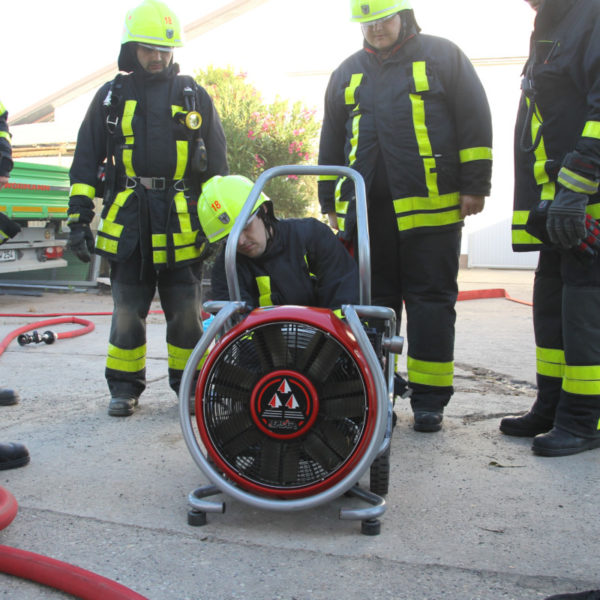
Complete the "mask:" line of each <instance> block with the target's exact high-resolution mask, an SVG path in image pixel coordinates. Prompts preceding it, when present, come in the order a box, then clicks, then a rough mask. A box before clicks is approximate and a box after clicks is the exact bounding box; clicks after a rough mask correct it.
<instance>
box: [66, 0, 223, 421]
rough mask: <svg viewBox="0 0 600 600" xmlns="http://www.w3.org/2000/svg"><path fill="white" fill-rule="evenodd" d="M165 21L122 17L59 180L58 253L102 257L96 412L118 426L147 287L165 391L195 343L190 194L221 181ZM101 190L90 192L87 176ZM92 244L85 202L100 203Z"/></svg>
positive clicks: (141, 14)
mask: <svg viewBox="0 0 600 600" xmlns="http://www.w3.org/2000/svg"><path fill="white" fill-rule="evenodd" d="M181 46H183V40H182V31H181V28H180V25H179V21H178V19H177V17H176V16H175V14H173V12H171V10H170V9H169V8H168V7H167V6H166V5H165V4H164V3H162V2H159V1H158V0H145V1H144V2H142V4H140V5H139V6H137V7H136V8H134V9H133V10H130V11H129V12H128V13H127V16H126V19H125V27H124V31H123V37H122V42H121V52H120V54H119V61H118V64H119V70H120V71H122V73H120V74H118V75H117V76H116V78H115V79H114V80H113V81H111V82H108V83H106V84H104V85H103V86H102V87H101V88H100V89H99V90H98V92H97V93H96V95H95V97H94V99H93V100H92V103H91V105H90V107H89V109H88V111H87V114H86V116H85V118H84V120H83V123H82V124H81V128H80V130H79V135H78V138H77V147H76V150H75V156H74V159H73V164H72V167H71V171H70V176H71V196H70V201H69V227H70V228H71V233H70V237H69V247H70V248H71V250H72V251H73V252H74V253H75V255H76V256H77V257H78V258H79V259H80V260H82V261H84V262H89V261H90V253H92V252H95V253H96V254H99V255H101V256H105V257H107V258H108V261H109V265H110V281H111V287H112V295H113V301H114V312H113V318H112V324H111V330H110V338H109V348H108V357H107V361H106V379H107V382H108V387H109V390H110V394H111V399H110V404H109V408H108V414H109V415H112V416H128V415H131V414H132V413H133V411H134V408H135V407H136V406H137V404H138V398H139V396H140V394H141V393H142V392H143V390H144V389H145V386H146V371H145V365H146V316H147V314H148V311H149V308H150V304H151V301H152V298H153V297H154V294H155V291H156V289H157V288H158V292H159V296H160V302H161V305H162V308H163V310H164V313H165V319H166V323H167V335H166V337H167V347H168V365H169V384H170V386H171V388H172V389H173V390H174V391H175V392H176V393H177V392H178V389H179V383H180V380H181V376H182V373H183V369H184V367H185V364H186V361H187V358H188V357H189V355H190V354H191V351H192V349H193V348H194V346H195V344H196V342H197V340H198V339H199V338H200V336H201V334H202V322H201V314H200V307H201V298H200V292H201V287H200V286H201V275H202V261H203V258H204V255H205V249H206V248H207V246H208V244H207V243H206V240H205V238H204V235H203V233H202V230H201V228H200V224H199V221H198V215H197V210H196V204H197V198H198V195H199V193H200V191H201V188H202V184H203V183H204V182H205V181H206V180H208V179H209V178H210V177H212V176H214V175H226V174H227V173H228V166H227V156H226V143H225V135H224V133H223V128H222V125H221V122H220V119H219V116H218V114H217V112H216V110H215V107H214V105H213V102H212V100H211V98H210V97H209V95H208V93H207V92H206V90H204V89H203V88H202V87H200V86H199V85H197V84H196V82H195V81H194V79H193V78H192V77H189V76H182V75H179V66H178V65H177V64H176V63H174V62H173V49H174V48H175V47H181ZM102 171H104V172H105V174H104V181H103V182H102V184H100V183H99V182H100V178H99V177H98V174H99V173H101V172H102ZM101 187H104V191H103V207H102V214H101V220H100V224H99V226H98V234H97V239H96V241H95V244H94V237H93V234H92V231H91V229H90V223H91V221H92V218H93V216H94V203H93V199H94V198H95V197H99V196H101V195H102V193H101V191H100V188H101Z"/></svg>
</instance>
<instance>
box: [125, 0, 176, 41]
mask: <svg viewBox="0 0 600 600" xmlns="http://www.w3.org/2000/svg"><path fill="white" fill-rule="evenodd" d="M128 42H138V43H141V44H151V45H153V46H167V47H169V48H175V47H177V48H179V47H181V46H183V31H182V30H181V26H180V25H179V19H178V18H177V16H176V15H175V13H174V12H173V11H171V9H170V8H169V7H168V6H167V5H166V4H165V3H164V2H160V1H159V0H144V2H142V3H141V4H140V5H139V6H136V7H135V8H133V9H131V10H130V11H129V12H128V13H127V16H126V17H125V26H124V27H123V36H122V38H121V44H127V43H128Z"/></svg>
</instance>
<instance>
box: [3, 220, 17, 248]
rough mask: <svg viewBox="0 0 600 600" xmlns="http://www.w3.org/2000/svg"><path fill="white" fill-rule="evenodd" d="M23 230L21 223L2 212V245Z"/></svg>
mask: <svg viewBox="0 0 600 600" xmlns="http://www.w3.org/2000/svg"><path fill="white" fill-rule="evenodd" d="M19 231H21V228H20V227H19V224H18V223H16V222H15V221H11V220H10V219H9V218H8V217H7V216H6V215H4V214H2V213H0V246H1V245H2V244H4V242H7V241H8V240H9V239H10V238H14V237H15V235H17V233H19Z"/></svg>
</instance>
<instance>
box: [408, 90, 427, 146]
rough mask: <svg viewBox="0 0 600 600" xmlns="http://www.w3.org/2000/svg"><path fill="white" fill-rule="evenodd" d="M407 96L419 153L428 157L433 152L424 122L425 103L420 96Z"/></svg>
mask: <svg viewBox="0 0 600 600" xmlns="http://www.w3.org/2000/svg"><path fill="white" fill-rule="evenodd" d="M415 83H416V82H415ZM409 97H410V101H411V104H412V113H413V126H414V128H415V136H416V137H417V144H418V146H419V155H420V156H429V157H430V156H431V155H432V154H433V153H432V151H431V143H430V141H429V133H428V132H427V125H426V124H425V103H424V102H423V99H422V98H421V96H417V95H415V94H410V95H409Z"/></svg>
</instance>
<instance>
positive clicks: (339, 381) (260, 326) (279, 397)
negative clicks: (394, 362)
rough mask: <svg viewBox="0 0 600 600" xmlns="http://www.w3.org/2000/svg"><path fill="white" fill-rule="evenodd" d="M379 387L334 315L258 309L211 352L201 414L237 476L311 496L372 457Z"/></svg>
mask: <svg viewBox="0 0 600 600" xmlns="http://www.w3.org/2000/svg"><path fill="white" fill-rule="evenodd" d="M298 311H300V312H299V313H298ZM298 315H300V316H301V319H302V320H296V318H297V317H298ZM279 316H281V317H282V318H278V317H279ZM283 317H285V318H283ZM374 389H375V388H374V384H373V380H372V377H371V375H370V372H369V370H368V368H367V366H366V363H365V361H364V359H363V358H362V353H361V352H360V349H359V347H358V345H357V343H356V341H355V339H354V336H352V335H351V332H350V330H349V328H348V327H347V326H346V325H345V324H344V323H342V322H341V321H340V320H339V319H337V317H335V316H334V315H333V313H331V312H330V311H328V310H324V309H303V308H300V307H295V308H290V307H278V308H273V309H257V310H256V311H253V313H251V314H250V315H249V316H248V317H247V318H246V319H245V320H244V321H243V322H242V323H240V324H239V325H238V326H236V327H234V328H233V329H232V330H231V331H230V332H228V333H227V334H226V335H225V336H224V337H223V338H222V339H221V340H220V341H219V342H218V343H217V345H216V346H215V348H214V349H213V351H212V352H211V354H210V355H209V357H208V359H207V361H206V364H205V365H204V367H203V369H202V372H201V374H200V377H199V380H198V385H197V389H196V418H197V422H198V428H199V432H200V436H201V438H202V441H203V443H204V445H205V447H206V449H207V453H208V455H209V457H212V459H213V460H214V461H215V463H216V464H217V466H218V467H219V469H220V470H222V471H223V473H224V475H225V476H227V477H228V478H229V479H230V480H232V481H234V482H235V483H236V484H238V485H239V486H240V487H243V488H245V489H247V490H250V491H252V492H255V493H258V494H261V495H271V496H277V497H302V496H307V495H310V494H314V493H316V492H319V491H322V490H324V489H327V488H328V487H330V486H332V485H334V484H335V482H336V481H338V480H339V479H341V478H342V477H344V476H345V475H346V474H347V473H348V472H349V471H350V470H351V469H352V468H353V466H354V465H355V464H356V463H357V461H358V460H359V459H360V458H361V456H362V455H363V454H364V450H365V448H366V446H367V445H368V443H369V441H370V434H371V433H372V430H373V427H374V424H375V419H376V413H377V403H376V399H375V393H374Z"/></svg>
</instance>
